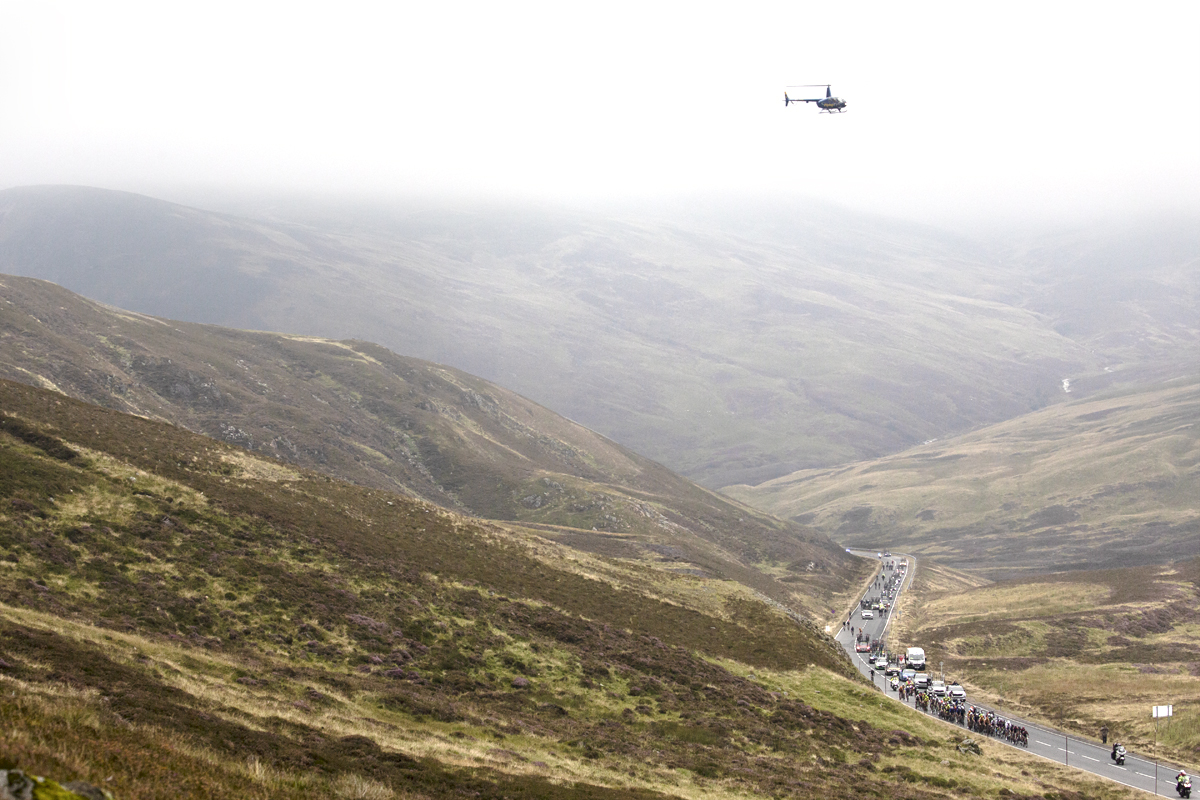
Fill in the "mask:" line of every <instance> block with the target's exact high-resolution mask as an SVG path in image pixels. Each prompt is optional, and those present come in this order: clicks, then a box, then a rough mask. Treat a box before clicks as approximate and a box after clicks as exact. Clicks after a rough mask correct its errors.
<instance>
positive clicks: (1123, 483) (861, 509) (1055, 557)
mask: <svg viewBox="0 0 1200 800" xmlns="http://www.w3.org/2000/svg"><path fill="white" fill-rule="evenodd" d="M1198 419H1200V378H1197V376H1196V374H1194V373H1192V374H1187V375H1184V376H1180V377H1176V378H1175V379H1173V380H1169V381H1164V382H1161V383H1154V384H1150V385H1146V386H1140V387H1137V388H1130V389H1121V390H1117V389H1110V390H1107V391H1105V392H1101V393H1098V394H1097V395H1095V396H1093V397H1090V398H1087V399H1082V400H1074V401H1071V402H1068V403H1061V404H1057V405H1054V406H1051V407H1049V408H1045V409H1042V410H1040V411H1036V412H1033V413H1030V414H1026V415H1024V416H1021V417H1018V418H1016V419H1013V420H1009V421H1007V422H1003V423H999V424H996V425H991V426H988V427H985V428H981V429H979V430H976V431H972V432H971V433H967V434H963V435H961V436H957V437H953V438H950V439H946V440H944V441H938V442H932V443H929V444H926V445H923V446H920V447H916V448H913V449H911V450H907V451H905V452H903V453H899V454H896V455H894V456H889V457H887V458H882V459H877V460H874V461H868V462H862V463H858V464H850V465H845V466H842V467H840V468H837V469H828V470H808V471H804V472H798V473H795V474H793V475H789V476H787V477H784V478H779V479H776V480H774V481H770V482H768V483H765V484H762V485H760V486H755V487H749V486H739V487H728V488H726V489H725V490H724V491H725V493H726V494H729V495H730V496H733V497H736V498H738V499H740V500H742V501H744V502H746V503H750V504H752V505H755V506H758V507H760V508H763V509H765V510H767V511H770V512H771V513H773V514H776V515H777V516H780V517H786V518H789V519H793V520H795V521H798V522H802V523H804V524H806V525H812V526H813V527H816V528H817V529H818V530H821V531H823V532H825V533H826V534H828V535H829V536H830V537H831V538H833V539H834V540H836V541H838V542H841V543H844V544H847V545H858V546H875V545H877V544H885V543H886V545H887V546H889V547H892V548H895V549H898V550H904V551H906V552H912V553H916V554H920V555H923V556H926V557H929V558H932V559H935V560H936V561H938V562H939V563H941V564H944V565H948V566H952V567H956V568H960V569H968V570H971V571H973V572H975V573H977V574H979V575H983V576H990V577H993V578H1004V577H1008V578H1014V577H1018V576H1021V575H1028V574H1037V573H1044V572H1047V571H1062V570H1080V569H1104V568H1112V567H1122V566H1133V565H1139V564H1162V563H1165V562H1170V561H1173V560H1178V559H1186V558H1190V557H1194V556H1197V555H1200V426H1198V425H1197V424H1196V421H1197V420H1198Z"/></svg>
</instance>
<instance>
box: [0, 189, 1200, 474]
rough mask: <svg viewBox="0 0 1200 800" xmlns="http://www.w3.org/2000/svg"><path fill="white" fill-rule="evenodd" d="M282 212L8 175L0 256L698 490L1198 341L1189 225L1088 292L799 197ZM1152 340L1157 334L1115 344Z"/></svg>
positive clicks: (84, 289) (1091, 284) (817, 462)
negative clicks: (492, 391)
mask: <svg viewBox="0 0 1200 800" xmlns="http://www.w3.org/2000/svg"><path fill="white" fill-rule="evenodd" d="M275 211H276V213H277V214H278V215H279V217H280V220H283V221H280V220H262V219H250V218H248V217H238V216H235V215H229V214H211V213H208V212H202V211H198V210H196V209H189V208H185V207H183V206H178V205H174V204H170V203H165V202H160V201H155V200H151V199H149V198H144V197H138V196H135V195H125V194H121V193H115V192H103V191H100V190H88V189H82V188H75V187H36V188H26V189H12V190H7V191H5V192H0V271H4V272H9V273H13V274H19V275H28V276H32V277H40V278H44V279H48V280H52V281H54V282H56V283H59V284H60V285H63V286H65V287H67V288H69V289H72V290H73V291H78V292H81V293H83V294H85V295H86V296H89V297H93V298H95V299H98V300H101V301H103V302H107V303H112V304H115V305H118V306H119V307H122V308H129V309H132V310H135V311H139V312H142V313H151V314H155V315H158V316H166V317H170V318H174V319H184V320H189V321H196V322H210V323H219V324H224V325H230V326H234V327H238V328H244V329H258V330H278V331H289V332H294V333H301V334H305V335H314V336H320V337H325V338H337V339H344V338H355V339H362V340H369V341H374V342H379V343H380V344H382V345H384V346H385V347H388V348H390V349H392V350H394V351H397V352H403V353H406V354H411V355H414V356H418V357H422V358H426V359H429V360H432V361H435V362H438V363H445V364H450V365H453V366H455V367H457V368H460V369H463V370H466V371H467V372H469V373H471V374H475V375H480V376H482V377H484V378H486V379H488V380H492V381H495V382H497V383H500V384H502V385H505V386H508V387H511V388H512V389H513V390H515V391H517V392H519V393H520V394H522V395H523V396H526V397H530V398H532V399H534V400H536V401H537V402H539V403H542V404H544V405H546V406H548V407H550V408H553V409H555V410H556V411H558V412H559V413H562V414H564V415H566V416H568V417H570V418H572V419H575V420H578V421H579V422H581V423H583V424H585V425H587V426H588V427H590V428H592V429H594V430H597V431H599V432H601V433H603V434H604V435H606V436H609V437H611V438H613V439H614V440H616V441H618V442H620V443H622V444H624V445H626V446H629V447H631V448H632V449H634V450H636V451H637V452H639V453H642V454H644V455H646V456H648V457H650V458H652V459H654V460H656V461H659V462H662V463H664V464H666V465H667V466H669V467H670V468H672V469H673V470H675V471H676V472H679V473H681V474H683V475H685V476H687V477H689V478H692V479H694V480H697V481H699V482H701V483H702V484H704V485H706V486H709V487H717V486H722V485H726V484H730V483H758V482H761V481H762V480H764V479H768V478H772V477H777V476H780V475H783V474H786V473H788V472H791V471H793V470H795V469H798V468H805V467H820V466H829V465H831V464H836V463H842V462H846V461H850V460H858V459H862V458H867V457H873V456H879V455H883V454H886V453H891V452H896V451H898V450H901V449H903V448H905V447H908V446H911V445H913V444H916V443H918V442H921V441H924V440H926V439H930V438H935V437H943V436H945V435H948V434H951V433H955V432H960V431H963V430H966V429H969V428H972V427H975V426H977V425H979V424H984V423H991V422H997V421H1000V420H1002V419H1006V418H1010V417H1013V416H1016V415H1019V414H1021V413H1025V412H1027V411H1029V410H1030V409H1032V408H1037V407H1041V406H1044V405H1046V404H1047V403H1051V402H1056V401H1057V400H1061V399H1064V395H1063V394H1062V392H1061V389H1060V385H1061V381H1062V379H1063V378H1072V379H1075V381H1076V385H1077V386H1078V388H1077V389H1076V391H1077V392H1082V391H1084V389H1085V387H1086V385H1087V384H1086V382H1085V381H1083V380H1082V379H1085V378H1090V377H1092V376H1103V377H1104V379H1105V380H1111V379H1112V377H1113V376H1114V375H1116V376H1121V375H1124V374H1126V371H1127V370H1133V371H1134V372H1135V373H1136V372H1137V370H1140V369H1144V368H1146V366H1147V365H1146V363H1144V361H1145V360H1146V359H1151V360H1154V363H1156V364H1157V363H1159V361H1161V359H1162V358H1164V357H1167V358H1169V357H1171V356H1172V354H1174V353H1177V352H1178V351H1179V349H1180V344H1181V343H1183V342H1189V341H1190V342H1195V341H1197V339H1196V335H1197V326H1196V324H1195V322H1194V320H1195V319H1196V318H1198V317H1200V314H1198V313H1197V308H1198V306H1197V303H1198V298H1200V292H1198V291H1197V289H1198V288H1200V287H1197V286H1196V281H1195V280H1194V270H1192V271H1190V272H1189V271H1188V270H1187V265H1188V264H1189V263H1191V264H1194V260H1193V261H1190V262H1189V261H1188V258H1194V256H1195V253H1196V250H1195V248H1194V247H1192V245H1193V244H1194V241H1193V240H1194V239H1195V236H1194V234H1193V235H1190V238H1189V234H1188V233H1187V231H1186V230H1185V231H1184V232H1182V233H1178V232H1177V233H1174V234H1172V237H1174V238H1172V239H1171V241H1173V242H1178V244H1179V246H1178V247H1177V248H1175V249H1171V248H1163V247H1162V246H1156V240H1155V239H1154V238H1153V237H1147V241H1148V246H1147V247H1146V248H1143V249H1142V251H1141V252H1142V253H1143V254H1144V255H1145V259H1139V258H1134V257H1133V256H1130V257H1129V258H1126V257H1125V256H1124V255H1123V256H1122V257H1121V259H1118V261H1119V263H1118V264H1117V265H1116V266H1115V267H1113V268H1112V269H1110V270H1109V272H1110V273H1111V275H1110V277H1111V280H1109V279H1105V280H1102V281H1100V282H1099V283H1098V284H1097V283H1096V282H1095V281H1089V280H1088V279H1086V278H1085V277H1081V276H1080V274H1079V272H1080V270H1082V271H1084V272H1086V267H1087V265H1088V263H1090V260H1089V259H1086V258H1085V259H1083V263H1079V264H1077V263H1074V262H1072V264H1071V268H1070V269H1066V270H1063V269H1059V262H1060V257H1061V254H1062V253H1063V252H1064V250H1063V249H1054V248H1042V249H1036V248H1033V249H1031V248H1026V249H1025V250H1022V251H1019V252H1013V249H1014V247H1015V246H1014V245H1008V244H1005V245H1003V246H997V245H983V244H979V243H975V242H970V241H966V240H964V239H961V238H956V237H953V236H951V235H948V234H946V233H944V232H940V231H935V230H931V229H922V228H914V227H912V226H905V225H900V224H897V223H893V222H889V221H886V220H879V219H873V218H867V217H861V216H855V215H852V214H849V213H848V212H847V213H842V212H837V211H832V210H829V209H822V208H813V207H808V206H792V207H787V206H784V207H764V208H751V209H744V210H739V211H735V212H730V211H723V210H714V211H711V212H709V213H706V214H702V213H699V212H688V213H683V212H680V213H667V212H654V213H638V212H634V211H631V212H628V213H615V212H611V213H593V214H584V213H565V212H548V211H543V210H538V209H502V208H482V207H481V208H475V209H467V210H462V209H444V208H442V209H439V208H429V207H424V208H417V207H407V208H405V207H394V206H393V207H388V206H383V205H377V206H369V205H360V206H355V207H337V206H336V205H333V204H326V205H323V206H319V207H309V208H307V209H289V208H285V207H283V206H282V205H280V204H276V206H275ZM260 213H262V212H261V211H260ZM296 220H299V221H296ZM1057 245H1058V243H1056V246H1057ZM1159 245H1161V243H1159ZM1064 247H1067V248H1068V249H1069V246H1068V245H1064ZM1189 253H1190V254H1191V255H1189ZM1126 255H1128V254H1126ZM1135 255H1136V254H1135ZM1181 259H1182V260H1181ZM1181 270H1182V271H1181ZM1134 278H1138V279H1140V283H1139V284H1138V285H1139V287H1141V291H1142V295H1140V296H1139V300H1138V305H1137V308H1136V309H1132V310H1130V309H1129V308H1127V305H1124V304H1123V302H1124V301H1121V300H1119V299H1113V298H1111V297H1108V295H1107V294H1106V297H1108V299H1106V300H1105V305H1104V308H1105V309H1106V311H1105V313H1104V314H1103V315H1101V317H1100V318H1102V319H1104V320H1106V321H1107V322H1108V323H1110V324H1109V326H1108V334H1109V339H1104V338H1103V337H1101V338H1099V339H1098V338H1097V337H1095V336H1092V335H1091V334H1087V333H1086V331H1083V329H1082V328H1080V327H1079V325H1078V324H1076V323H1078V322H1079V321H1081V320H1087V319H1089V312H1090V311H1091V308H1090V306H1089V305H1088V303H1087V302H1081V300H1080V299H1081V298H1087V297H1089V296H1090V294H1091V291H1092V290H1093V289H1096V288H1097V287H1099V288H1101V289H1104V291H1105V292H1108V293H1109V294H1111V292H1109V290H1112V291H1115V292H1117V293H1118V294H1120V287H1123V286H1127V284H1128V283H1129V281H1130V280H1133V279H1134ZM1067 300H1069V301H1070V302H1069V303H1067V302H1066V301H1067ZM1113 309H1116V311H1113ZM1127 310H1128V311H1130V313H1129V314H1124V311H1127ZM1117 312H1121V313H1117ZM1134 312H1136V313H1134ZM1188 320H1191V321H1190V322H1189V321H1188ZM1167 321H1169V322H1170V324H1163V323H1164V322H1167ZM1081 331H1083V332H1082V333H1080V332H1081ZM1077 333H1080V335H1084V334H1086V336H1084V338H1085V339H1086V342H1087V344H1086V345H1083V344H1081V342H1080V341H1077V340H1076V339H1074V338H1072V337H1073V336H1074V335H1075V334H1077ZM1147 336H1153V338H1154V339H1155V341H1156V342H1158V345H1159V346H1157V347H1155V348H1150V350H1149V351H1146V352H1142V350H1139V349H1138V348H1136V347H1133V348H1130V347H1127V346H1126V344H1127V343H1128V342H1129V341H1138V340H1144V339H1145V338H1146V337H1147ZM1189 337H1190V338H1189ZM1118 340H1119V341H1118ZM1096 344H1099V345H1100V347H1099V349H1097V348H1096V347H1094V345H1096ZM1109 345H1112V346H1111V347H1109ZM1118 345H1119V346H1118ZM1103 366H1107V367H1109V368H1111V369H1112V370H1113V372H1112V373H1105V372H1104V371H1103V370H1102V367H1103Z"/></svg>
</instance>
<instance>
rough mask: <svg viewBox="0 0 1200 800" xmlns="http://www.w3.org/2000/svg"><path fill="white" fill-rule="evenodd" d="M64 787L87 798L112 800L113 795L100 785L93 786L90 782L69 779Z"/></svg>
mask: <svg viewBox="0 0 1200 800" xmlns="http://www.w3.org/2000/svg"><path fill="white" fill-rule="evenodd" d="M62 786H63V788H64V789H66V790H67V791H69V792H74V793H75V794H77V795H79V796H80V797H83V798H86V800H110V799H111V798H112V795H111V794H109V793H108V792H106V791H104V790H103V789H100V788H98V787H95V786H92V785H91V784H90V783H84V782H83V781H68V782H67V783H64V784H63V785H62Z"/></svg>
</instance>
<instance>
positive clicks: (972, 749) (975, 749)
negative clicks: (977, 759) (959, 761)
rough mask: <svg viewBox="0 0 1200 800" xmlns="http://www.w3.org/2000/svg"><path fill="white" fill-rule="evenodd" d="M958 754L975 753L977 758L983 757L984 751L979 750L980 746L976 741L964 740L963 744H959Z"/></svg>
mask: <svg viewBox="0 0 1200 800" xmlns="http://www.w3.org/2000/svg"><path fill="white" fill-rule="evenodd" d="M958 752H960V753H974V754H975V755H977V756H981V755H983V751H982V750H980V749H979V745H978V744H976V742H975V740H974V739H963V740H962V741H961V742H959V743H958Z"/></svg>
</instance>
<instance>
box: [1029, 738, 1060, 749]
mask: <svg viewBox="0 0 1200 800" xmlns="http://www.w3.org/2000/svg"><path fill="white" fill-rule="evenodd" d="M1034 741H1035V742H1037V743H1038V744H1044V745H1046V747H1049V746H1050V743H1049V742H1043V741H1041V740H1038V739H1035V740H1034ZM1059 749H1060V750H1061V749H1062V748H1061V747H1060V748H1059Z"/></svg>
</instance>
